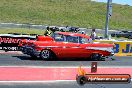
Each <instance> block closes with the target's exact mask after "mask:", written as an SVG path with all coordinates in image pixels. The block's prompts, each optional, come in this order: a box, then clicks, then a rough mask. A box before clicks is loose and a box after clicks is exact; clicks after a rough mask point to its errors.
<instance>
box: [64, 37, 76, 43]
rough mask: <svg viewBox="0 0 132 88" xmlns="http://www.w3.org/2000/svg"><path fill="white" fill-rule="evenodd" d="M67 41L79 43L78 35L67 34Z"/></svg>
mask: <svg viewBox="0 0 132 88" xmlns="http://www.w3.org/2000/svg"><path fill="white" fill-rule="evenodd" d="M66 41H67V42H73V43H78V37H76V36H66Z"/></svg>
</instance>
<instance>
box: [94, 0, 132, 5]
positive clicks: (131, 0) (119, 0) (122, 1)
mask: <svg viewBox="0 0 132 88" xmlns="http://www.w3.org/2000/svg"><path fill="white" fill-rule="evenodd" d="M92 1H97V2H107V0H92ZM112 2H113V3H117V4H123V5H125V4H128V5H131V6H132V0H112Z"/></svg>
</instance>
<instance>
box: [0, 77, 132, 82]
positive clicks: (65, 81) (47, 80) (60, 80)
mask: <svg viewBox="0 0 132 88" xmlns="http://www.w3.org/2000/svg"><path fill="white" fill-rule="evenodd" d="M131 81H132V78H131ZM55 82H76V80H43V81H0V83H55Z"/></svg>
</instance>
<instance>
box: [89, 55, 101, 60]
mask: <svg viewBox="0 0 132 88" xmlns="http://www.w3.org/2000/svg"><path fill="white" fill-rule="evenodd" d="M91 60H94V61H100V60H101V55H100V54H98V53H93V54H92V55H91Z"/></svg>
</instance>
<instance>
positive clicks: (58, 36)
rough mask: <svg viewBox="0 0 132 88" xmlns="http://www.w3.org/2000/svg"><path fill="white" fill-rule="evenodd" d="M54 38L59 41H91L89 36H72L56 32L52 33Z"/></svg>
mask: <svg viewBox="0 0 132 88" xmlns="http://www.w3.org/2000/svg"><path fill="white" fill-rule="evenodd" d="M51 37H52V38H54V40H55V41H57V42H72V43H81V44H83V43H89V40H88V39H87V38H82V37H78V36H70V35H63V34H58V33H54V34H53V35H51Z"/></svg>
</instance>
